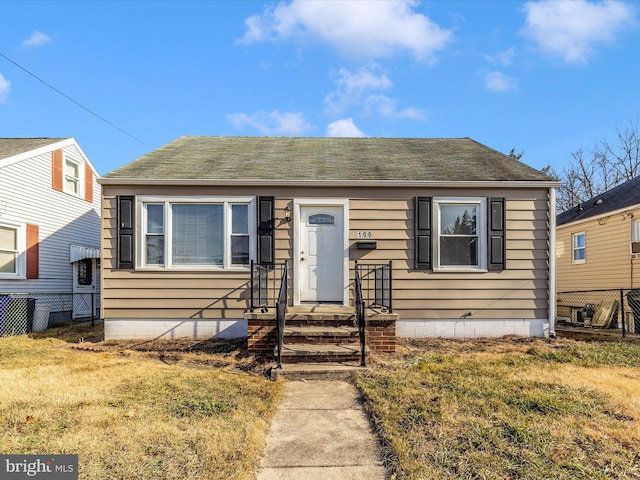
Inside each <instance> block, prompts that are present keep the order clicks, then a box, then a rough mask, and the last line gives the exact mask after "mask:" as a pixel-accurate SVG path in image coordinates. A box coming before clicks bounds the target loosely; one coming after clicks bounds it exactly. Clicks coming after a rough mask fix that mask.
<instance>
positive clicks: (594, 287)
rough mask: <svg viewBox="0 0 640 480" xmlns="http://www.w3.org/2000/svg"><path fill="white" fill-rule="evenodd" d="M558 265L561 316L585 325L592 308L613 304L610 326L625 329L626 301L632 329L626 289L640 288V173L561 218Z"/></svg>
mask: <svg viewBox="0 0 640 480" xmlns="http://www.w3.org/2000/svg"><path fill="white" fill-rule="evenodd" d="M556 269H557V270H556V282H557V292H558V307H557V312H558V316H559V318H564V319H566V320H568V321H569V322H571V323H582V322H583V321H584V320H585V318H583V317H586V316H587V315H586V313H589V314H590V313H591V312H587V311H588V310H589V309H590V308H591V309H594V308H595V309H597V307H598V305H600V304H602V303H603V302H609V303H610V305H612V312H611V313H612V318H611V323H610V325H608V326H612V327H618V328H621V327H622V322H620V321H618V314H617V312H616V310H617V306H618V305H619V304H620V303H622V304H623V306H624V308H623V312H622V313H624V318H625V320H626V325H625V326H626V327H627V328H629V330H631V329H633V322H631V321H630V312H632V310H633V308H632V307H630V306H629V305H628V301H627V293H628V292H629V291H630V290H633V289H637V288H640V177H636V178H634V179H632V180H629V181H627V182H625V183H623V184H621V185H618V186H617V187H614V188H612V189H611V190H609V191H607V192H605V193H603V194H601V195H597V196H595V197H593V198H590V199H589V200H587V201H585V202H583V203H580V204H579V205H576V206H575V207H573V208H572V209H570V210H567V211H565V212H562V213H560V214H559V215H558V216H557V219H556ZM587 306H589V307H588V308H586V307H587ZM587 321H589V319H588V318H587Z"/></svg>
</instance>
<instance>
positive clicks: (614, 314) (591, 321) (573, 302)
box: [556, 288, 640, 336]
mask: <svg viewBox="0 0 640 480" xmlns="http://www.w3.org/2000/svg"><path fill="white" fill-rule="evenodd" d="M556 316H557V318H556V324H557V325H558V326H560V327H580V328H591V329H601V330H603V331H609V332H616V331H617V332H619V333H620V334H621V335H622V336H626V335H627V334H628V333H631V334H636V335H640V289H633V290H632V289H625V288H619V289H612V290H579V291H573V292H558V294H557V304H556Z"/></svg>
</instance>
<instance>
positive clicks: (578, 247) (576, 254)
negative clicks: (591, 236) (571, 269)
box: [572, 232, 587, 263]
mask: <svg viewBox="0 0 640 480" xmlns="http://www.w3.org/2000/svg"><path fill="white" fill-rule="evenodd" d="M572 243H573V263H584V262H585V261H586V259H587V234H586V233H584V232H583V233H576V234H574V235H573V238H572Z"/></svg>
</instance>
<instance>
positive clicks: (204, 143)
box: [104, 136, 552, 181]
mask: <svg viewBox="0 0 640 480" xmlns="http://www.w3.org/2000/svg"><path fill="white" fill-rule="evenodd" d="M104 177H105V178H114V179H115V178H120V179H153V180H163V179H166V180H180V179H185V180H189V179H193V180H195V179H202V180H207V179H211V180H243V179H245V180H325V181H331V180H336V181H339V180H347V181H349V180H353V181H357V180H376V181H378V180H379V181H403V180H406V181H550V180H552V178H551V177H548V176H547V175H544V174H543V173H541V172H539V171H537V170H535V169H533V168H531V167H529V166H527V165H525V164H524V163H522V162H519V161H517V160H515V159H513V158H511V157H509V156H507V155H504V154H502V153H500V152H498V151H496V150H493V149H491V148H489V147H486V146H485V145H482V144H480V143H478V142H476V141H474V140H471V139H469V138H455V139H438V138H436V139H433V138H323V137H308V138H301V137H190V136H186V137H180V138H178V139H176V140H174V141H172V142H170V143H168V144H166V145H164V146H162V147H160V148H158V149H156V150H153V151H151V152H149V153H147V154H146V155H143V156H142V157H140V158H138V159H137V160H134V161H133V162H131V163H128V164H126V165H124V166H122V167H120V168H118V169H116V170H113V171H112V172H110V173H108V174H106V175H105V176H104Z"/></svg>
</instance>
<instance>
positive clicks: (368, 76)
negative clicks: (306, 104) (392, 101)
mask: <svg viewBox="0 0 640 480" xmlns="http://www.w3.org/2000/svg"><path fill="white" fill-rule="evenodd" d="M338 74H339V78H338V80H337V81H336V83H337V87H336V90H335V91H333V92H331V93H329V94H328V95H327V96H326V97H325V99H324V103H325V106H326V108H327V110H328V112H329V113H330V114H332V115H339V114H341V113H342V112H344V111H345V110H347V109H348V108H350V107H352V106H354V105H357V104H359V103H360V102H361V100H362V97H363V95H365V92H367V91H369V90H384V89H387V88H390V87H391V86H392V83H391V80H389V78H388V77H387V76H386V75H375V74H374V73H372V72H370V71H368V70H365V69H362V70H360V71H358V72H355V73H352V72H350V71H349V70H347V69H346V68H341V69H340V70H339V72H338Z"/></svg>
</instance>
